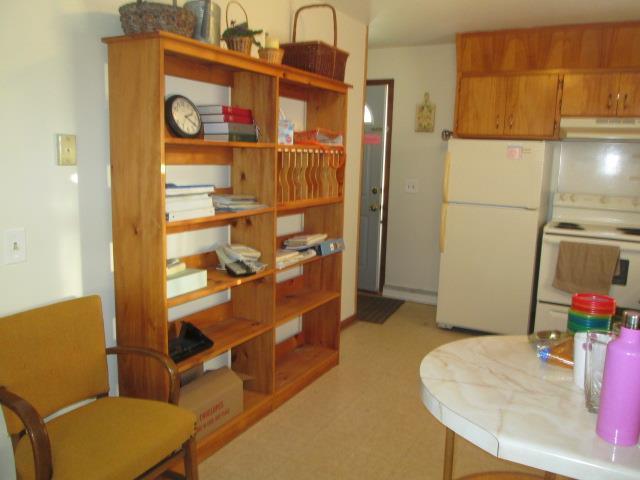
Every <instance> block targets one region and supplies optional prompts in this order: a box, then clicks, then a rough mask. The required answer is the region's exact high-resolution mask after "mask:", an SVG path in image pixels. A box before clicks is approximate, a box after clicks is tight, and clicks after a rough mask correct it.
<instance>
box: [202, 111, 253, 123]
mask: <svg viewBox="0 0 640 480" xmlns="http://www.w3.org/2000/svg"><path fill="white" fill-rule="evenodd" d="M200 120H202V123H223V122H232V123H253V117H252V116H251V115H237V114H233V113H221V114H212V115H200Z"/></svg>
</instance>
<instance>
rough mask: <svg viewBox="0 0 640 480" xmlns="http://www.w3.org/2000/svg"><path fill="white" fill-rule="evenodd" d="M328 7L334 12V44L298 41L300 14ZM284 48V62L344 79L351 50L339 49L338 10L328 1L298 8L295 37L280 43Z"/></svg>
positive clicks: (294, 28)
mask: <svg viewBox="0 0 640 480" xmlns="http://www.w3.org/2000/svg"><path fill="white" fill-rule="evenodd" d="M316 7H326V8H330V9H331V12H332V13H333V46H331V45H328V44H326V43H324V42H318V41H315V42H298V43H296V28H297V26H298V14H299V13H300V12H301V11H302V10H304V9H306V8H316ZM280 48H282V49H284V59H283V60H282V63H284V64H285V65H289V66H291V67H296V68H299V69H301V70H306V71H307V72H313V73H317V74H319V75H324V76H325V77H329V78H333V79H334V80H340V81H341V82H342V81H343V80H344V71H345V68H346V66H347V57H348V56H349V52H345V51H344V50H340V49H338V23H337V20H336V10H335V9H334V8H333V7H332V6H331V5H329V4H327V3H319V4H316V5H306V6H304V7H300V8H299V9H298V10H296V16H295V18H294V20H293V37H292V40H291V43H285V44H283V45H280Z"/></svg>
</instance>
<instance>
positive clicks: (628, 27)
mask: <svg viewBox="0 0 640 480" xmlns="http://www.w3.org/2000/svg"><path fill="white" fill-rule="evenodd" d="M607 37H608V39H609V41H608V42H607V43H608V46H609V48H608V51H607V55H606V57H607V58H606V61H605V66H606V67H607V68H640V25H638V23H623V24H619V25H613V26H611V27H609V31H608V35H607Z"/></svg>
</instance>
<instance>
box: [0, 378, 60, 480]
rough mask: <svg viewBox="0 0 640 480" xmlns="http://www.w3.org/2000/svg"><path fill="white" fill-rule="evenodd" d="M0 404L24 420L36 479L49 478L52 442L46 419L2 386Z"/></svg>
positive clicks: (45, 479)
mask: <svg viewBox="0 0 640 480" xmlns="http://www.w3.org/2000/svg"><path fill="white" fill-rule="evenodd" d="M0 404H2V405H4V406H5V407H7V408H8V409H10V410H11V411H13V412H14V413H15V414H16V415H17V416H18V418H20V420H21V421H22V423H23V425H24V427H25V431H26V432H27V435H29V439H30V440H31V446H32V450H33V462H34V465H35V470H36V480H49V479H50V478H51V475H52V471H53V470H52V463H51V443H50V442H49V433H48V432H47V427H46V425H45V424H44V420H43V419H42V417H41V416H40V415H39V414H38V412H37V411H36V409H35V408H33V406H32V405H31V404H30V403H29V402H27V401H26V400H25V399H24V398H22V397H20V396H18V395H16V394H15V393H12V392H10V391H9V390H7V388H6V387H3V386H0Z"/></svg>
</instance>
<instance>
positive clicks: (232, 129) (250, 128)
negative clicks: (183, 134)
mask: <svg viewBox="0 0 640 480" xmlns="http://www.w3.org/2000/svg"><path fill="white" fill-rule="evenodd" d="M202 128H203V129H204V133H205V135H208V134H211V133H213V134H216V133H228V134H231V133H239V134H242V135H256V126H255V125H254V124H253V123H251V124H249V123H230V122H223V123H205V124H204V125H203V126H202Z"/></svg>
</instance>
